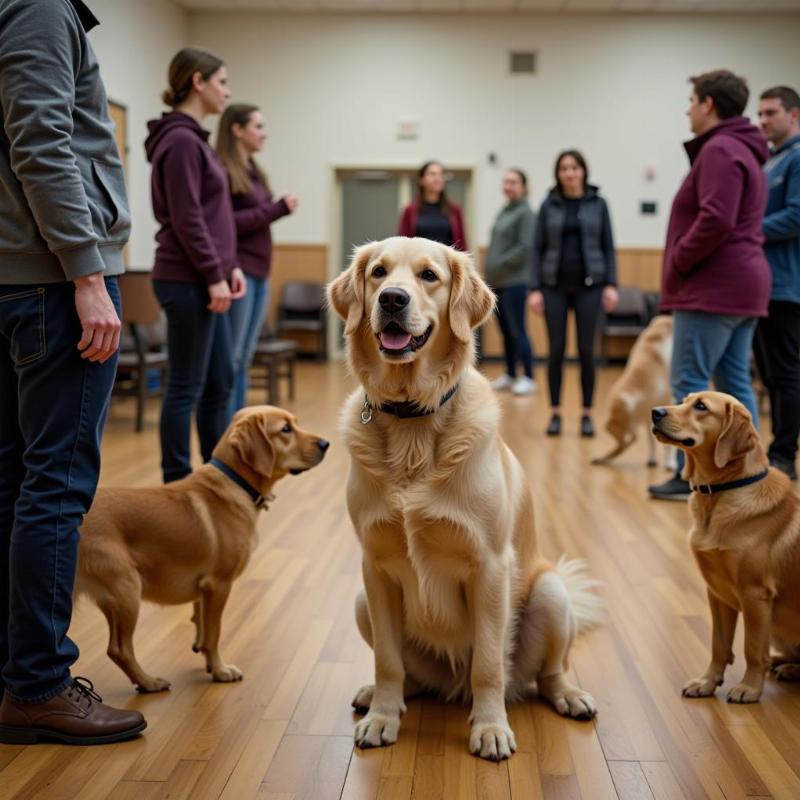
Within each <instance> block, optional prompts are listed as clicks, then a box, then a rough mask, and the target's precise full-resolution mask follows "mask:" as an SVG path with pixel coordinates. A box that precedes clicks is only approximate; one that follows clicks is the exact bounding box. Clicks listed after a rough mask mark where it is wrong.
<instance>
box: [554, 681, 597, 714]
mask: <svg viewBox="0 0 800 800" xmlns="http://www.w3.org/2000/svg"><path fill="white" fill-rule="evenodd" d="M552 703H553V706H555V709H556V711H558V713H559V714H561V715H563V716H565V717H572V718H573V719H594V717H596V716H597V703H596V702H595V699H594V697H592V696H591V695H590V694H589V692H585V691H584V690H583V689H579V688H578V687H577V686H567V688H566V689H565V690H564V691H563V692H560V693H559V694H558V695H556V696H555V697H553V698H552Z"/></svg>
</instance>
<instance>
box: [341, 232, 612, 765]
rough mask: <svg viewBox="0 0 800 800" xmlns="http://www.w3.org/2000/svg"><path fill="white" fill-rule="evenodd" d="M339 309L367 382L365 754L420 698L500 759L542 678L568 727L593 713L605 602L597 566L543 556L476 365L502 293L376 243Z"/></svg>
mask: <svg viewBox="0 0 800 800" xmlns="http://www.w3.org/2000/svg"><path fill="white" fill-rule="evenodd" d="M329 298H330V302H331V305H332V306H333V308H334V309H335V310H336V312H337V313H338V314H339V315H340V316H341V317H342V318H344V320H345V336H346V339H347V358H348V364H349V366H350V368H351V370H352V372H353V373H354V375H356V376H357V377H358V379H359V381H360V382H361V388H359V389H357V390H356V391H355V392H354V393H353V394H352V395H351V396H350V398H349V399H348V400H347V402H346V405H345V409H344V415H343V431H344V435H345V438H346V440H347V444H348V447H349V449H350V453H351V456H352V461H351V468H350V477H349V481H348V486H347V504H348V509H349V511H350V516H351V518H352V520H353V525H354V527H355V529H356V534H357V535H358V538H359V540H360V542H361V547H362V564H363V569H362V572H363V576H364V592H363V593H362V594H361V595H359V597H358V599H357V601H356V623H357V624H358V627H359V630H360V631H361V634H362V636H363V637H364V639H365V640H366V642H367V643H368V644H369V645H370V646H371V647H372V648H373V650H374V653H375V684H374V686H372V685H370V686H365V687H363V688H362V689H361V690H360V691H359V692H358V694H357V695H356V697H355V700H354V701H353V705H354V706H355V707H356V708H357V709H360V710H364V711H366V716H365V717H364V719H363V720H361V721H360V722H359V723H358V724H357V725H356V731H355V738H356V743H357V744H358V745H359V746H360V747H378V746H383V745H387V744H391V743H392V742H395V741H396V740H397V737H398V731H399V728H400V717H401V714H402V713H403V711H404V709H405V703H404V697H405V696H408V695H410V694H411V693H413V692H415V691H419V690H420V689H426V690H430V691H434V692H437V693H438V694H440V695H441V696H442V697H444V698H447V699H461V700H471V701H472V714H471V717H470V721H471V730H470V736H469V747H470V750H471V751H472V752H473V753H474V754H475V755H479V756H481V757H482V758H487V759H493V760H499V759H503V758H508V757H509V756H510V755H511V753H512V752H513V751H514V749H515V746H516V745H515V740H514V734H513V732H512V731H511V728H510V727H509V724H508V718H507V714H506V701H507V700H509V701H511V700H516V699H519V698H520V697H522V696H524V695H525V693H526V692H527V690H528V689H529V688H530V687H531V685H532V683H533V682H534V681H535V682H536V685H537V688H538V691H539V694H540V695H541V696H542V697H544V698H546V699H547V700H549V701H550V702H551V703H552V704H553V706H554V707H555V708H556V710H557V711H558V712H559V713H560V714H564V715H566V716H570V717H579V718H584V719H589V718H591V717H593V716H594V715H595V713H596V712H597V705H596V703H595V701H594V699H593V698H592V696H591V695H590V694H589V693H588V692H586V691H583V690H582V689H581V688H580V687H578V686H575V685H573V684H572V683H571V682H570V681H569V679H568V676H567V658H568V655H569V651H570V647H571V646H572V642H573V639H574V637H575V635H576V634H577V633H578V632H579V631H581V630H583V629H585V628H587V627H589V626H590V625H591V624H593V623H594V622H596V621H597V620H598V618H599V616H600V603H599V600H598V598H597V597H596V595H594V594H593V592H591V591H589V590H590V589H591V588H592V586H593V584H594V582H593V581H592V580H591V579H590V578H588V576H587V575H586V570H585V567H584V566H583V565H582V563H581V562H576V561H566V560H564V559H562V560H561V561H560V562H559V563H558V564H557V565H554V564H551V563H549V562H548V561H547V560H546V559H544V558H543V557H542V555H541V553H540V552H539V548H538V543H537V540H536V529H535V526H534V520H533V499H532V497H531V493H530V489H529V487H528V485H527V481H526V480H525V475H524V472H523V470H522V466H521V465H520V463H519V461H517V459H516V457H515V456H514V454H513V453H512V452H511V450H510V449H509V448H508V447H507V446H506V444H505V443H504V442H503V440H502V439H501V437H500V432H499V426H500V409H499V406H498V402H497V398H496V397H495V395H494V392H492V389H491V387H490V386H489V382H488V381H487V380H486V378H484V377H483V376H482V375H481V374H480V373H479V372H478V371H477V370H476V369H475V368H474V367H473V366H472V361H473V358H474V351H473V334H472V331H473V329H474V328H476V327H477V326H478V325H480V324H481V323H482V322H484V321H485V320H486V318H487V317H488V316H489V315H490V314H491V313H492V309H493V306H494V296H493V295H492V293H491V291H490V290H489V288H488V287H487V286H486V284H485V283H484V282H483V281H482V280H481V278H480V276H479V275H478V273H477V272H476V270H475V268H474V266H473V264H472V261H471V259H470V258H469V256H468V255H467V254H466V253H459V252H457V251H456V250H453V249H452V248H449V247H445V246H444V245H441V244H437V243H435V242H431V241H428V240H426V239H407V238H404V237H393V238H391V239H386V240H385V241H382V242H374V243H372V244H368V245H364V246H363V247H361V248H359V249H358V250H357V251H356V254H355V256H354V257H353V261H352V263H351V265H350V267H349V268H348V269H347V270H346V271H345V272H344V273H342V275H340V276H339V277H338V278H337V279H336V280H335V281H334V282H333V283H332V284H331V285H330V287H329Z"/></svg>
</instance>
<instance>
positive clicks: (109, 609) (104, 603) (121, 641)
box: [95, 572, 170, 692]
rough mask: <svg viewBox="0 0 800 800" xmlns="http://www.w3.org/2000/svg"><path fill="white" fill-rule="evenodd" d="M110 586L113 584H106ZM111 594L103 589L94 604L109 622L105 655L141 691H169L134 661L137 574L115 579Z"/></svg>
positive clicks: (166, 684) (138, 590)
mask: <svg viewBox="0 0 800 800" xmlns="http://www.w3.org/2000/svg"><path fill="white" fill-rule="evenodd" d="M109 585H112V584H109ZM113 591H114V594H109V593H108V589H107V588H106V587H104V589H103V594H102V595H101V596H97V595H95V601H96V602H97V605H98V606H99V608H100V610H101V611H102V612H103V614H105V617H106V619H107V620H108V628H109V637H108V656H109V658H110V659H111V660H112V661H113V662H114V663H115V664H116V665H117V666H118V667H119V668H120V669H121V670H122V671H123V672H124V673H125V674H126V675H127V676H128V678H130V681H131V683H132V684H134V686H136V688H137V689H138V690H139V691H140V692H163V691H164V690H165V689H169V686H170V684H169V681H168V680H165V679H164V678H154V677H153V676H152V675H148V674H147V673H146V672H145V671H144V670H143V669H142V667H141V665H140V664H139V662H138V661H137V660H136V655H135V654H134V652H133V632H134V630H135V629H136V621H137V619H138V618H139V598H140V597H141V592H142V585H141V581H140V580H139V576H138V574H136V573H135V572H134V573H132V574H131V575H126V576H124V577H120V578H116V579H115V580H114V582H113Z"/></svg>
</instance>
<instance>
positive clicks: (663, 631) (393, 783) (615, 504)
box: [0, 364, 800, 800]
mask: <svg viewBox="0 0 800 800" xmlns="http://www.w3.org/2000/svg"><path fill="white" fill-rule="evenodd" d="M486 372H487V374H489V375H490V376H493V375H495V374H497V373H498V372H499V367H498V366H497V365H494V364H492V365H488V366H487V367H486ZM616 374H618V373H617V372H616V371H615V370H606V371H603V372H602V373H601V375H600V381H599V390H598V397H599V403H598V406H599V410H600V416H602V406H603V397H604V390H605V389H607V388H608V386H609V385H610V382H611V381H612V380H613V378H614V377H615V376H616ZM298 377H299V382H298V393H297V396H298V399H297V401H296V402H294V403H292V404H287V405H289V406H291V407H292V408H293V410H294V411H295V412H296V413H297V414H298V415H299V417H300V420H301V424H303V425H304V427H307V428H309V429H311V430H314V431H318V432H320V433H322V434H324V435H325V436H327V437H328V438H330V439H331V441H332V447H331V450H330V452H329V455H328V458H327V459H326V460H325V462H324V463H323V465H322V466H321V467H319V468H317V469H316V470H313V471H312V472H310V473H307V474H305V475H302V476H300V477H297V478H288V479H286V480H285V481H283V482H282V483H281V484H279V486H278V488H277V495H278V497H277V500H276V501H275V502H274V503H273V504H272V505H271V507H270V509H269V511H268V512H267V513H265V514H263V515H262V518H261V521H260V523H259V524H260V532H261V539H260V544H259V546H258V548H257V549H256V550H255V552H254V553H253V557H252V560H251V562H250V564H249V566H248V568H247V571H246V572H245V574H244V575H243V576H242V577H241V578H240V580H239V581H238V582H237V584H236V585H235V586H234V589H233V592H232V595H231V599H230V602H229V604H228V607H227V610H226V613H225V617H224V620H223V636H222V652H223V657H224V658H226V659H227V660H228V661H230V662H232V663H234V664H236V665H238V666H239V667H240V668H241V669H242V670H243V671H244V674H245V678H244V681H243V682H242V683H237V684H231V685H220V684H212V683H210V682H209V680H208V677H207V675H206V673H205V671H204V669H203V662H202V659H201V658H200V656H198V655H195V654H194V653H192V651H191V643H192V625H191V623H190V613H191V609H190V608H189V607H188V606H186V607H172V608H158V607H152V606H146V607H145V608H144V609H143V613H142V615H141V619H140V622H139V626H138V629H137V636H136V646H137V652H138V655H139V657H140V660H141V661H142V663H143V664H144V666H145V668H146V669H147V670H148V671H150V672H152V673H153V674H158V675H161V676H164V677H166V678H168V679H169V680H171V681H172V689H171V691H169V692H165V693H162V694H158V695H149V696H138V695H136V693H135V692H134V691H133V689H132V688H131V686H130V684H129V683H128V681H127V679H126V678H125V676H124V675H123V674H122V672H120V671H119V670H118V669H117V668H116V667H115V666H114V665H113V664H112V663H111V662H110V660H109V659H108V658H107V657H106V655H105V648H106V639H107V628H106V624H105V621H104V619H103V618H102V617H101V615H100V613H99V612H98V611H97V609H95V608H94V607H93V606H92V605H91V604H89V603H88V602H85V603H83V604H82V605H80V606H79V607H78V608H77V609H76V613H75V617H74V623H73V627H72V635H73V637H74V638H75V640H76V641H77V642H78V643H79V645H80V647H81V658H80V661H79V662H78V664H77V665H76V669H75V674H78V675H86V676H88V677H90V678H91V679H92V680H93V681H94V682H95V684H96V686H97V688H98V689H99V691H100V692H101V693H102V695H103V696H104V699H105V700H106V701H107V702H109V703H112V704H117V705H122V706H130V707H135V708H138V709H141V710H142V711H143V712H144V713H145V714H146V716H147V718H148V721H149V727H148V729H147V731H146V732H145V735H143V736H142V737H140V738H139V739H138V740H136V741H132V742H127V743H122V744H118V745H112V746H107V747H95V748H67V747H57V746H49V745H38V746H35V747H29V748H21V747H10V746H0V798H3V799H5V798H19V799H21V798H46V799H47V800H61V799H62V798H63V800H67V799H68V798H80V800H95V799H96V800H101V798H113V799H114V800H126V799H127V798H131V800H133V799H134V798H135V799H136V800H150V798H170V799H171V800H178V798H192V799H193V800H200V799H201V798H224V799H225V800H240V799H241V800H244V799H246V798H259V800H294V799H295V798H296V799H297V800H299V799H300V798H303V799H304V800H305V799H307V800H328V799H329V798H331V799H333V798H346V799H347V800H371V799H372V798H386V800H389V799H390V798H391V800H406V799H407V798H416V799H417V800H437V798H444V799H445V800H460V799H461V798H486V799H487V800H488V799H489V798H492V799H494V798H513V799H514V800H529V799H530V798H545V799H546V800H556V799H558V800H568V799H569V800H572V799H573V798H575V799H576V800H577V798H583V800H604V799H605V798H620V799H621V800H634V799H635V800H639V799H640V798H642V799H645V798H646V799H647V800H701V798H717V799H718V800H723V799H724V800H736V799H738V798H752V799H755V798H768V797H773V798H780V800H797V798H800V686H798V685H786V684H781V685H778V684H777V683H776V682H775V681H774V680H773V679H769V680H768V682H767V688H766V691H765V692H764V695H763V697H762V700H761V703H759V704H757V705H751V706H729V705H727V704H726V703H725V701H724V691H725V689H727V688H728V687H729V686H730V685H733V681H734V679H735V677H736V676H738V675H739V673H740V671H741V669H742V664H741V662H742V659H743V656H742V642H741V631H740V633H739V637H738V638H737V643H736V653H737V663H736V664H735V665H734V667H733V668H732V669H731V670H730V672H729V676H728V680H727V681H726V684H725V686H724V687H723V688H722V690H721V691H720V692H718V695H717V696H716V697H715V698H713V699H708V700H691V701H690V700H684V699H682V698H681V696H680V687H681V685H682V684H683V682H684V681H685V680H686V679H687V678H688V677H691V676H693V675H696V674H698V672H699V671H700V670H702V669H703V668H704V667H705V665H706V661H707V658H708V642H709V614H708V610H707V607H706V600H705V589H704V585H703V582H702V580H701V578H700V575H699V573H698V571H697V569H696V568H695V566H694V563H693V562H692V559H691V556H690V553H689V549H688V546H687V543H686V531H687V528H688V512H687V509H686V507H685V506H684V505H682V504H675V503H659V502H654V501H650V500H648V499H647V496H646V486H647V484H648V483H649V482H651V481H654V480H660V479H661V478H662V477H663V476H664V475H665V474H666V473H664V472H663V471H662V470H661V469H647V468H646V467H645V466H644V462H645V446H644V444H643V443H638V444H637V445H636V446H635V448H634V449H632V450H631V451H629V452H628V453H627V454H625V455H624V456H623V457H622V458H621V460H620V462H619V463H618V464H617V465H616V466H614V467H592V466H590V465H589V460H590V458H591V456H592V455H593V454H595V453H597V452H598V451H600V450H601V449H602V448H603V446H604V444H605V440H604V437H603V436H602V435H599V436H598V438H597V439H595V440H594V441H591V440H582V439H580V438H579V437H578V435H577V426H578V413H579V408H578V381H577V374H576V372H575V370H574V368H569V369H568V375H567V378H566V388H565V397H566V402H565V412H566V414H565V419H564V423H565V425H564V427H565V431H564V434H563V435H562V437H561V438H559V439H548V438H546V437H545V436H544V433H543V430H544V427H545V425H546V422H547V416H548V412H547V402H546V392H545V385H544V384H545V378H544V374H543V371H541V370H540V374H539V376H538V377H539V378H540V384H541V387H540V389H539V392H538V393H537V394H536V395H535V396H533V397H531V398H515V397H511V396H504V397H503V400H502V402H503V407H504V411H505V416H504V423H503V425H504V434H505V436H506V439H507V441H508V442H509V443H510V445H511V447H512V448H513V450H514V451H515V452H516V454H517V456H518V457H519V458H520V460H521V461H522V463H523V465H524V467H525V469H526V471H527V473H528V475H529V477H530V482H531V485H532V487H533V493H534V496H535V502H536V513H537V522H538V529H539V537H540V541H541V543H542V546H543V548H544V550H545V552H546V553H547V554H548V555H550V556H553V557H556V556H558V555H559V554H560V553H562V552H567V553H569V554H570V555H572V556H584V557H586V558H587V559H588V561H589V563H590V565H591V569H592V572H593V573H594V574H595V575H596V576H597V577H598V578H600V579H602V581H603V582H604V595H605V599H606V602H607V605H608V621H607V623H606V624H605V625H604V626H603V627H601V628H599V629H597V630H594V631H592V632H591V633H589V634H587V635H585V636H583V637H582V638H580V639H579V641H578V642H577V644H576V646H575V649H574V652H573V659H572V670H573V673H574V675H573V677H574V679H575V680H576V681H577V682H578V683H580V684H581V685H582V686H584V687H586V688H587V689H589V690H590V691H591V692H592V693H593V694H594V696H595V697H596V698H597V701H598V703H599V706H600V714H599V716H598V718H597V720H596V721H595V722H593V723H585V722H577V721H571V720H565V719H562V718H561V717H559V716H558V715H557V714H555V712H554V711H552V709H550V708H549V707H547V706H546V705H544V704H542V703H540V702H536V701H531V702H528V703H524V704H521V705H517V706H515V707H513V708H512V709H511V711H510V719H511V724H512V727H513V728H514V730H515V731H516V737H517V744H518V751H517V753H516V755H515V756H514V757H513V758H512V759H511V760H509V761H507V762H504V763H502V764H492V763H487V762H484V761H480V760H479V759H476V758H474V757H472V756H471V755H470V754H469V752H468V750H467V732H468V723H467V714H468V711H467V710H466V709H465V708H462V707H459V706H454V705H453V706H449V705H445V704H443V703H441V702H438V701H435V700H429V699H421V700H414V701H411V702H410V703H409V707H408V713H407V714H406V716H405V718H404V720H403V726H402V730H401V735H400V740H399V742H398V743H397V744H396V745H395V746H393V747H390V748H386V749H382V750H372V751H364V752H362V751H354V749H353V742H352V733H353V722H354V715H353V714H352V712H351V709H350V700H351V698H352V696H353V694H354V693H355V691H356V689H357V688H358V687H359V686H361V685H362V684H364V683H368V682H370V681H371V670H372V666H371V653H370V651H369V649H368V648H367V647H366V645H364V644H363V643H362V641H361V639H360V637H359V635H358V632H357V630H356V626H355V623H354V620H353V597H354V595H355V593H356V591H357V588H358V586H359V584H360V582H361V578H360V557H359V550H358V545H357V542H356V539H355V536H354V535H353V532H352V530H351V527H350V522H349V520H348V518H347V513H346V510H345V504H344V483H345V475H346V471H347V463H348V456H347V453H346V452H345V449H344V447H343V446H342V444H341V439H340V437H339V436H338V434H337V432H336V428H337V420H338V415H339V408H340V406H341V401H342V398H343V397H344V395H345V393H346V391H347V390H348V388H349V386H350V385H351V383H350V381H349V379H348V378H347V376H346V374H345V370H344V368H343V367H342V366H341V365H338V364H331V365H322V366H320V365H314V364H301V365H300V368H299V376H298ZM250 399H251V401H253V402H260V401H261V400H262V393H261V392H253V393H252V394H251V398H250ZM157 415H158V407H157V401H154V403H153V404H152V405H151V406H150V408H149V410H148V424H147V426H146V429H145V431H144V432H143V433H141V434H138V435H137V434H135V433H133V421H132V420H133V407H132V405H131V404H130V403H129V402H128V401H119V402H115V403H114V406H113V408H112V411H111V415H110V419H109V423H108V426H107V429H106V437H105V442H104V461H103V473H102V477H101V481H102V483H103V484H105V485H115V484H116V485H127V486H143V485H147V484H151V483H154V482H157V481H158V480H159V469H158V460H159V452H158V440H157V427H156V419H157Z"/></svg>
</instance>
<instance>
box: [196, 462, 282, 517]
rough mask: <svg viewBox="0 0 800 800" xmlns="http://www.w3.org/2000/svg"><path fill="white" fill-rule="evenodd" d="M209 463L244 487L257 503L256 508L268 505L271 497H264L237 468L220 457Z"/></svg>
mask: <svg viewBox="0 0 800 800" xmlns="http://www.w3.org/2000/svg"><path fill="white" fill-rule="evenodd" d="M208 463H209V464H211V465H212V466H215V467H216V468H217V469H218V470H219V471H220V472H221V473H222V474H223V475H227V476H228V477H229V478H230V479H231V480H232V481H233V482H234V483H235V484H236V485H237V486H240V487H241V488H242V489H244V490H245V491H246V492H247V494H249V495H250V499H251V500H252V501H253V502H254V503H255V504H256V508H266V507H267V500H268V499H269V498H267V497H264V495H263V494H261V493H260V492H259V491H258V489H256V488H255V487H254V486H253V485H252V484H250V483H248V482H247V481H246V480H245V479H244V478H243V477H242V476H241V475H240V474H239V473H238V472H236V470H234V469H232V468H231V467H229V466H228V465H227V464H225V463H223V462H222V461H220V460H219V459H218V458H212V459H211V460H210V461H209V462H208Z"/></svg>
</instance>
